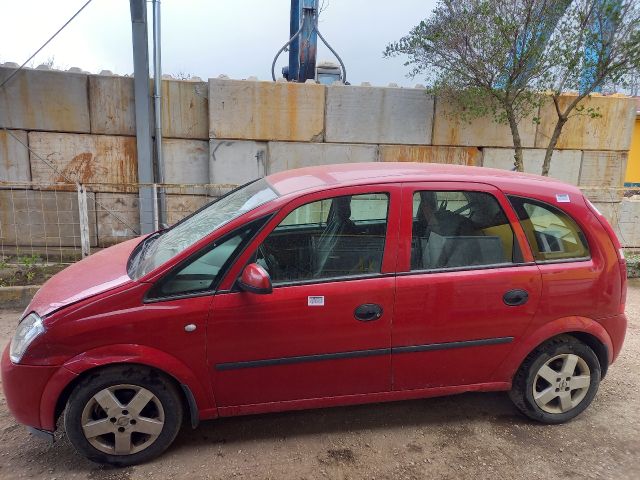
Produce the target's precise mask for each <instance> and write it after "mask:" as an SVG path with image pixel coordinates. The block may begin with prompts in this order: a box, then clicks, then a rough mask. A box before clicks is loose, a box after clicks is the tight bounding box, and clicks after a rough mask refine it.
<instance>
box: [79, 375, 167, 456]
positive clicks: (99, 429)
mask: <svg viewBox="0 0 640 480" xmlns="http://www.w3.org/2000/svg"><path fill="white" fill-rule="evenodd" d="M164 415H165V414H164V409H163V408H162V404H161V402H160V400H159V399H158V398H157V397H156V396H155V395H154V394H153V393H152V392H151V391H149V390H147V389H146V388H143V387H140V386H137V385H128V384H123V385H115V386H111V387H108V388H104V389H102V390H100V391H99V392H98V393H96V394H95V395H93V397H91V398H90V400H89V401H88V402H87V404H86V405H85V407H84V409H83V411H82V419H81V425H82V431H83V433H84V436H85V438H86V439H87V441H88V442H89V443H90V444H91V445H92V446H93V447H95V448H96V449H98V450H100V451H101V452H104V453H108V454H111V455H132V454H134V453H137V452H140V451H142V450H144V449H146V448H148V447H149V446H150V445H152V444H153V443H154V442H155V441H156V440H157V439H158V436H159V435H160V433H161V432H162V429H163V427H164V421H165V416H164Z"/></svg>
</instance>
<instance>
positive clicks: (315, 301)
mask: <svg viewBox="0 0 640 480" xmlns="http://www.w3.org/2000/svg"><path fill="white" fill-rule="evenodd" d="M307 305H308V306H310V307H323V306H324V297H307Z"/></svg>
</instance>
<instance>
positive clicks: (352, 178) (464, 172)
mask: <svg viewBox="0 0 640 480" xmlns="http://www.w3.org/2000/svg"><path fill="white" fill-rule="evenodd" d="M267 180H268V181H269V183H270V185H271V186H272V187H273V188H274V189H275V190H276V191H277V192H278V193H279V194H280V195H283V196H285V195H289V194H292V193H296V192H301V191H305V190H323V189H326V188H335V187H348V186H355V185H363V184H368V183H399V182H426V181H429V182H465V181H466V182H477V183H486V184H490V185H494V186H496V187H498V188H502V189H507V190H517V191H522V192H523V193H526V192H529V191H536V190H539V189H540V188H543V189H545V190H546V189H548V188H554V189H559V190H561V191H562V192H566V193H580V190H579V189H578V188H577V187H575V186H573V185H569V184H566V183H563V182H560V181H559V180H556V179H553V178H550V177H543V176H540V175H533V174H529V173H521V172H512V171H508V170H498V169H495V168H484V167H470V166H466V165H445V164H436V163H413V162H369V163H340V164H333V165H319V166H314V167H306V168H297V169H293V170H286V171H283V172H278V173H274V174H272V175H269V176H268V177H267Z"/></svg>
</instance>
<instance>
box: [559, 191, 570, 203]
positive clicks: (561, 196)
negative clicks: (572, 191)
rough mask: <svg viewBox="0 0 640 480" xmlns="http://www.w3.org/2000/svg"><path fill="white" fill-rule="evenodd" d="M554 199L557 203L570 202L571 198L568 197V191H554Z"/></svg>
mask: <svg viewBox="0 0 640 480" xmlns="http://www.w3.org/2000/svg"><path fill="white" fill-rule="evenodd" d="M556 201H557V202H558V203H570V202H571V200H570V199H569V194H568V193H556Z"/></svg>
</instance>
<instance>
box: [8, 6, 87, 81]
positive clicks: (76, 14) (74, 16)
mask: <svg viewBox="0 0 640 480" xmlns="http://www.w3.org/2000/svg"><path fill="white" fill-rule="evenodd" d="M92 1H93V0H88V1H87V3H85V4H84V5H83V6H82V7H80V10H78V11H77V12H76V13H74V14H73V17H71V18H70V19H69V20H67V21H66V23H65V24H64V25H62V26H61V27H60V28H59V29H58V31H57V32H56V33H54V34H53V35H52V36H51V37H49V40H47V41H46V42H44V43H43V44H42V46H41V47H40V48H39V49H38V50H36V51H35V53H34V54H33V55H31V56H30V57H29V58H27V59H26V60H25V62H24V63H23V64H22V65H20V66H19V67H18V68H17V69H16V70H15V71H14V72H13V73H12V74H11V75H9V76H8V77H7V78H5V79H4V81H3V82H2V84H0V88H2V87H4V86H5V84H6V83H7V82H8V81H9V80H11V79H12V78H13V77H15V76H16V74H17V73H18V72H19V71H20V70H22V69H23V68H24V66H25V65H26V64H27V63H29V62H30V61H31V59H32V58H33V57H35V56H36V55H37V54H39V53H40V51H41V50H42V49H43V48H44V47H46V46H47V45H48V44H49V42H51V40H53V39H54V38H56V36H57V35H58V34H59V33H60V32H61V31H62V30H64V29H65V27H66V26H67V25H69V24H70V23H71V22H72V21H73V19H74V18H76V17H77V16H78V15H79V14H80V12H81V11H82V10H84V9H85V7H86V6H87V5H89V4H90V3H91V2H92Z"/></svg>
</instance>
